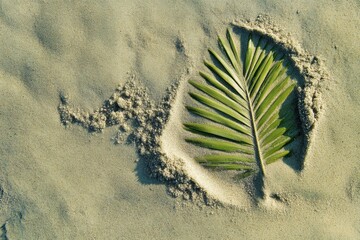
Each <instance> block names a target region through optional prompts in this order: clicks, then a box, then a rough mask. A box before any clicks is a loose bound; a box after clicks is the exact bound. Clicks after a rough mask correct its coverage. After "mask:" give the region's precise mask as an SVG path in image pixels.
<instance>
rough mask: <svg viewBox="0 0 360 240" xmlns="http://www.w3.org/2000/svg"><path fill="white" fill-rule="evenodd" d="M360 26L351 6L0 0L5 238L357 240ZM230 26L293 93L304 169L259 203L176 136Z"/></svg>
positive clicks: (275, 169) (282, 168)
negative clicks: (192, 90)
mask: <svg viewBox="0 0 360 240" xmlns="http://www.w3.org/2000/svg"><path fill="white" fill-rule="evenodd" d="M359 25H360V4H359V2H358V1H357V0H349V1H345V0H343V1H325V0H323V1H312V2H306V3H305V2H303V1H293V2H292V3H291V4H289V2H288V1H264V0H256V1H247V0H241V1H210V0H206V1H112V0H108V1H101V3H100V1H87V2H86V3H85V2H81V3H80V1H26V0H25V1H10V0H9V1H0V40H1V44H0V100H1V104H0V128H1V135H0V138H1V140H0V143H1V144H0V206H1V207H0V239H360V207H359V206H360V205H359V204H360V161H359V156H360V144H359V140H358V139H359V137H360V130H359V129H360V122H359V117H360V95H359V88H360V83H359V76H360V68H359V64H360V61H359V59H360V57H359V56H360V47H359V44H358V36H360V30H359V27H358V26H359ZM227 28H229V29H232V30H234V29H235V31H237V32H239V33H240V34H239V36H240V37H241V36H242V33H249V32H255V33H256V34H262V35H266V36H268V37H269V38H271V39H272V41H274V43H276V44H277V46H279V47H280V48H281V49H282V51H283V52H284V53H285V54H286V55H287V57H289V58H290V59H291V60H292V64H293V66H294V68H295V69H296V77H295V80H296V81H299V83H301V84H300V87H299V88H298V96H299V99H300V101H299V109H300V115H301V123H302V125H301V129H302V133H303V134H304V139H305V141H304V144H303V145H301V147H300V145H299V152H301V154H303V155H302V158H301V159H302V160H301V161H300V163H298V165H297V166H296V167H294V164H292V163H293V162H294V161H295V160H294V161H293V160H291V159H292V158H290V162H291V161H293V162H291V163H289V162H286V161H285V160H284V161H279V162H276V163H274V164H271V165H269V167H268V168H267V176H266V188H264V189H265V190H266V191H265V194H264V196H259V195H258V194H257V191H258V190H259V188H261V187H262V185H259V184H258V183H257V181H256V179H252V180H251V181H250V180H249V181H232V180H231V178H230V177H229V176H230V175H229V174H228V173H224V172H212V171H209V170H206V169H205V168H203V167H202V166H200V165H199V164H197V163H196V162H195V161H194V160H193V157H194V156H195V155H196V153H197V151H198V149H197V148H196V147H194V146H192V145H190V144H188V143H186V142H185V141H184V138H185V137H186V136H187V134H189V133H187V132H186V131H185V130H184V129H183V127H182V123H183V122H184V121H187V119H189V113H188V112H187V111H186V110H185V108H184V106H185V104H188V103H189V101H190V99H189V96H188V94H187V93H188V91H189V84H188V80H189V79H195V78H198V71H199V70H203V69H204V65H203V60H204V59H208V58H209V54H208V52H207V49H208V48H209V47H211V48H215V49H216V48H218V45H217V44H218V42H217V36H218V35H224V34H225V32H226V29H227ZM300 148H301V149H300ZM294 159H295V158H294ZM259 186H260V187H259Z"/></svg>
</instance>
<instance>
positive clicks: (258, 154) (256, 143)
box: [245, 84, 266, 177]
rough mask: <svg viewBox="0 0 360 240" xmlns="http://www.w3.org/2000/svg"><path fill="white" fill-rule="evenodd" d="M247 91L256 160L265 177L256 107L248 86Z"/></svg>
mask: <svg viewBox="0 0 360 240" xmlns="http://www.w3.org/2000/svg"><path fill="white" fill-rule="evenodd" d="M246 85H247V84H246ZM245 92H246V98H247V102H248V109H249V115H250V122H251V129H252V133H253V136H254V138H253V142H254V150H255V158H256V161H257V162H258V164H259V168H260V172H261V174H262V176H263V177H265V175H266V174H265V165H264V161H263V156H262V154H261V151H260V143H259V137H258V130H257V127H256V121H255V115H254V109H253V106H252V102H251V98H250V94H249V89H248V88H246V89H245Z"/></svg>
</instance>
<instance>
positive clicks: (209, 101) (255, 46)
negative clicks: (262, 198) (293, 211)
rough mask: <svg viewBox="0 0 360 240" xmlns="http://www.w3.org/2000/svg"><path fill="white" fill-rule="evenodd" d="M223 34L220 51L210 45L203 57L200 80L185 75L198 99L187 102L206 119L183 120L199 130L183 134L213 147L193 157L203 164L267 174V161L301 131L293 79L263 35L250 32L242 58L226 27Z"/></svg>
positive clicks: (282, 152) (283, 151)
mask: <svg viewBox="0 0 360 240" xmlns="http://www.w3.org/2000/svg"><path fill="white" fill-rule="evenodd" d="M226 37H227V39H226V40H224V39H223V38H221V37H219V45H220V48H221V49H222V53H221V54H219V53H217V52H215V51H213V50H211V49H209V53H210V56H211V59H212V61H204V64H205V66H206V67H207V68H208V70H209V71H210V73H211V74H210V73H206V72H200V76H201V77H202V78H203V79H204V81H195V80H190V81H189V83H190V84H191V85H192V86H193V88H194V89H195V91H193V92H189V95H190V96H191V98H192V99H193V100H194V101H195V102H196V103H197V104H196V105H194V106H186V108H187V110H188V111H189V112H190V113H192V114H193V115H195V116H198V117H200V118H203V119H205V120H206V121H203V122H201V123H196V122H189V123H184V128H185V129H186V130H188V131H190V132H192V133H194V134H196V135H197V136H196V137H189V138H186V139H185V140H186V141H187V142H189V143H192V144H195V145H198V146H200V147H203V148H207V149H211V150H213V151H211V154H209V155H205V156H199V157H196V158H195V160H196V161H198V162H199V163H200V164H201V165H203V166H204V167H207V168H211V169H220V170H236V171H239V176H240V177H247V176H249V175H251V174H253V173H255V172H257V171H260V172H261V174H262V175H263V176H265V167H266V165H267V164H271V163H273V162H275V161H277V160H279V159H282V158H283V157H285V156H286V155H288V154H289V153H290V151H291V149H289V145H288V144H289V143H290V142H291V141H292V140H293V139H294V138H295V137H296V136H297V135H298V134H299V131H298V126H297V119H298V114H297V111H296V99H295V98H296V95H295V94H293V90H294V87H295V86H296V83H295V82H294V81H293V80H291V79H290V76H289V69H288V67H287V66H286V65H285V64H284V59H283V57H282V56H281V54H279V52H278V51H277V50H276V49H275V47H274V45H273V44H271V43H270V42H269V40H268V39H267V38H261V37H258V36H255V37H252V36H251V35H249V38H248V45H247V47H246V54H245V57H244V61H243V62H242V61H241V56H240V51H239V49H238V48H237V44H236V42H235V41H234V38H233V37H232V34H231V32H230V31H229V30H228V31H227V35H226Z"/></svg>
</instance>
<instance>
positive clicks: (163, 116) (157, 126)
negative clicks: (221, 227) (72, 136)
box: [58, 75, 216, 205]
mask: <svg viewBox="0 0 360 240" xmlns="http://www.w3.org/2000/svg"><path fill="white" fill-rule="evenodd" d="M180 81H183V79H181V80H180ZM180 81H177V82H175V83H174V84H173V85H172V86H171V87H169V88H168V89H167V91H166V94H165V96H164V97H163V99H162V101H161V102H160V103H159V104H155V103H154V101H151V100H150V98H149V95H148V91H147V89H146V88H144V87H143V86H142V85H141V83H140V82H139V81H138V80H136V77H135V75H132V76H131V77H130V79H129V80H128V81H127V82H126V83H125V84H124V85H123V86H119V87H118V88H116V89H115V92H114V93H113V94H112V96H111V97H110V98H109V99H108V100H106V101H105V102H104V103H103V105H102V106H101V107H100V108H99V109H96V110H95V111H93V112H91V113H89V112H87V111H85V110H83V109H81V108H77V107H74V106H73V105H71V102H70V97H69V96H67V95H66V94H64V93H60V105H59V107H58V111H59V114H60V120H61V123H62V124H63V125H64V126H66V127H70V125H71V124H77V125H80V126H82V127H84V128H85V129H87V130H88V131H89V132H92V133H100V132H102V131H103V129H105V128H106V127H111V126H114V125H118V126H119V127H118V131H117V133H116V134H115V135H114V138H113V140H114V143H117V144H118V143H128V144H131V143H134V144H135V146H136V149H137V153H138V155H139V157H140V158H142V160H143V161H146V164H147V166H148V172H149V175H150V176H151V177H154V178H157V179H158V180H160V181H162V182H164V183H165V184H166V185H167V190H168V193H169V194H170V195H172V196H174V197H179V196H181V197H183V198H184V199H188V200H200V201H199V202H205V203H206V204H208V205H210V204H215V202H216V201H214V200H211V199H210V198H208V197H207V194H206V192H205V191H203V190H202V189H201V188H200V187H199V186H198V185H197V184H196V183H194V182H193V181H192V180H191V178H189V176H187V175H186V174H185V173H184V171H183V169H182V165H183V163H182V161H181V160H180V159H169V157H168V156H167V155H166V154H165V153H164V152H163V150H162V147H161V142H160V141H161V135H162V133H163V129H164V127H165V126H166V123H167V121H168V118H169V115H170V110H171V108H172V103H173V101H174V99H175V96H176V93H177V88H178V84H179V82H180Z"/></svg>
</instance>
